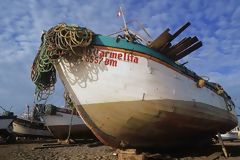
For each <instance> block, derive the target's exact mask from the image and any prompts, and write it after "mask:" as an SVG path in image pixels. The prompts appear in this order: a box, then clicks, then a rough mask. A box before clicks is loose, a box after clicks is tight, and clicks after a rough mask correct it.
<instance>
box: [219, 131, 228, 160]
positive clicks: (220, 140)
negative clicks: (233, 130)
mask: <svg viewBox="0 0 240 160" xmlns="http://www.w3.org/2000/svg"><path fill="white" fill-rule="evenodd" d="M218 139H219V142H220V143H221V146H222V151H223V154H224V156H225V158H228V153H227V150H226V148H225V146H224V143H223V140H222V136H221V134H220V133H218Z"/></svg>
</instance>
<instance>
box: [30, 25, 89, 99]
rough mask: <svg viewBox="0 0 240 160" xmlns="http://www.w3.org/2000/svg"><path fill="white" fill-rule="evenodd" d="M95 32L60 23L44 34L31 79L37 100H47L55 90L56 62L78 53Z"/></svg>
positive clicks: (87, 44) (87, 43)
mask: <svg viewBox="0 0 240 160" xmlns="http://www.w3.org/2000/svg"><path fill="white" fill-rule="evenodd" d="M92 36H93V32H92V31H91V30H89V29H87V28H83V27H79V26H74V25H66V24H65V23H60V24H58V25H56V26H54V27H52V28H50V29H49V30H48V31H47V32H45V33H43V34H42V37H41V39H42V43H41V45H40V47H39V50H38V53H37V56H36V57H35V59H34V62H33V65H32V71H31V79H32V81H33V82H34V84H35V85H36V89H35V95H36V100H37V101H38V102H39V101H42V100H45V101H46V100H47V99H48V97H49V95H51V94H53V92H54V89H55V88H54V85H55V83H56V81H57V78H56V69H55V68H54V63H55V62H56V61H57V60H59V59H60V58H62V57H64V56H66V55H68V56H71V55H72V54H76V55H77V54H78V53H76V51H75V50H76V48H77V47H82V48H85V47H87V46H89V45H90V44H91V42H92Z"/></svg>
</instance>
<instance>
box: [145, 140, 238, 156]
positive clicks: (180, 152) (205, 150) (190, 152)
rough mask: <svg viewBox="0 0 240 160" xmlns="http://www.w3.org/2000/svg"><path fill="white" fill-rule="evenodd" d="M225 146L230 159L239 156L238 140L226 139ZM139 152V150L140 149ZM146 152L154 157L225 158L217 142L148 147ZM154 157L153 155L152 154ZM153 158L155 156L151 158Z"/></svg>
mask: <svg viewBox="0 0 240 160" xmlns="http://www.w3.org/2000/svg"><path fill="white" fill-rule="evenodd" d="M225 148H226V150H227V153H228V157H229V158H230V159H239V157H240V152H239V151H240V141H234V142H230V141H226V142H225ZM140 152H141V151H140ZM142 152H146V153H148V154H152V155H155V157H157V158H156V159H180V160H181V159H184V160H185V159H189V160H192V159H199V160H201V159H206V160H207V159H208V160H213V159H225V157H224V153H223V151H222V147H221V144H219V143H217V144H214V145H208V146H198V147H181V148H175V149H165V150H159V149H150V150H144V151H142ZM153 157H154V156H153ZM153 159H154V160H155V158H153Z"/></svg>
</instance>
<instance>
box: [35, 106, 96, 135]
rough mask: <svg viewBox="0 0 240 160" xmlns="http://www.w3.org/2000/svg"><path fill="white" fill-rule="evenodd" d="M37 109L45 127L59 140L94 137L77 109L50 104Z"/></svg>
mask: <svg viewBox="0 0 240 160" xmlns="http://www.w3.org/2000/svg"><path fill="white" fill-rule="evenodd" d="M35 109H36V110H37V111H36V112H38V115H39V116H40V117H41V119H42V120H43V122H44V124H45V126H47V128H48V129H49V131H50V132H51V133H52V134H53V136H54V137H55V138H57V139H61V140H65V139H76V138H84V137H93V134H92V132H91V130H90V129H88V127H87V126H86V124H85V123H84V122H83V120H82V118H81V117H80V116H79V115H78V113H77V111H76V109H74V110H72V109H69V108H60V107H56V106H54V105H50V104H48V105H42V104H36V107H35ZM36 112H35V113H36Z"/></svg>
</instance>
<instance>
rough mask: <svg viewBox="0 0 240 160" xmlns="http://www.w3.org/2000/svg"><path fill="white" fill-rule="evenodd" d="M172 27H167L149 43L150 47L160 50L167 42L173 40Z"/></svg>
mask: <svg viewBox="0 0 240 160" xmlns="http://www.w3.org/2000/svg"><path fill="white" fill-rule="evenodd" d="M169 31H170V29H169V28H168V29H166V30H165V31H164V32H163V33H162V34H160V35H159V36H158V37H157V38H156V39H155V40H154V41H152V42H151V44H150V45H149V47H150V48H152V49H154V50H159V49H160V48H161V47H162V46H163V45H164V44H165V43H167V42H168V41H169V40H171V37H172V35H171V34H170V33H169Z"/></svg>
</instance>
